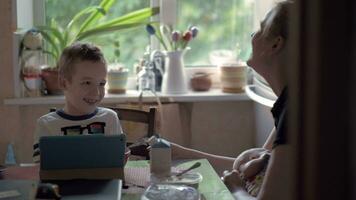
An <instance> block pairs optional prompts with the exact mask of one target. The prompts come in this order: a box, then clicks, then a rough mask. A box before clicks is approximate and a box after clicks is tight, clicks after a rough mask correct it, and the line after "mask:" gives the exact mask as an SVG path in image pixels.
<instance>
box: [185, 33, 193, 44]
mask: <svg viewBox="0 0 356 200" xmlns="http://www.w3.org/2000/svg"><path fill="white" fill-rule="evenodd" d="M191 39H192V32H190V31H186V32H184V34H183V40H184V41H186V42H189V41H190V40H191Z"/></svg>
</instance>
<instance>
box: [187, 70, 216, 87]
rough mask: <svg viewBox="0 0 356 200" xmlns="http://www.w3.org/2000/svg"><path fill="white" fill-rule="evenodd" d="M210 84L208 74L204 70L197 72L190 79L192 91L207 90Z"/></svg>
mask: <svg viewBox="0 0 356 200" xmlns="http://www.w3.org/2000/svg"><path fill="white" fill-rule="evenodd" d="M211 84H212V81H211V78H210V74H208V73H205V72H197V73H195V74H194V75H193V76H192V78H191V79H190V86H191V88H192V89H193V90H194V91H208V90H209V89H210V87H211Z"/></svg>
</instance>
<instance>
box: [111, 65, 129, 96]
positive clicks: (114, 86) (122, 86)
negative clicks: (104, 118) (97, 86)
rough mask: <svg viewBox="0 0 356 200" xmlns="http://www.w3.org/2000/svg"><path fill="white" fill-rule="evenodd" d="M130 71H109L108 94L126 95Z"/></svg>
mask: <svg viewBox="0 0 356 200" xmlns="http://www.w3.org/2000/svg"><path fill="white" fill-rule="evenodd" d="M128 73H129V72H128V70H127V69H125V70H109V72H108V78H107V80H108V93H112V94H123V93H126V84H127V77H128Z"/></svg>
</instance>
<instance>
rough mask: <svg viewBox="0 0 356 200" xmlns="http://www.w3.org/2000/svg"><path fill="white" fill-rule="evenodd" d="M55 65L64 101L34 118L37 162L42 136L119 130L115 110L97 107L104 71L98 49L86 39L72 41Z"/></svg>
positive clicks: (119, 132)
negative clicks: (58, 108)
mask: <svg viewBox="0 0 356 200" xmlns="http://www.w3.org/2000/svg"><path fill="white" fill-rule="evenodd" d="M58 68H59V83H60V87H61V88H62V89H63V91H64V96H65V105H64V108H63V109H60V110H57V111H55V112H50V113H48V114H46V115H44V116H42V117H40V118H39V119H38V120H37V127H36V131H35V135H34V141H35V142H34V146H33V148H34V153H33V159H34V161H35V162H39V155H40V149H39V144H38V142H39V138H40V137H41V136H52V135H81V134H122V129H121V125H120V123H119V119H118V117H117V114H116V113H115V112H114V111H113V110H110V109H107V108H102V107H97V105H98V104H99V103H100V102H101V100H102V99H103V98H104V95H105V84H106V74H107V68H106V61H105V59H104V56H103V54H102V52H101V51H100V49H99V48H98V47H96V46H93V45H91V44H87V43H75V44H73V45H71V46H69V47H67V48H65V49H64V50H63V53H62V55H61V57H60V59H59V62H58Z"/></svg>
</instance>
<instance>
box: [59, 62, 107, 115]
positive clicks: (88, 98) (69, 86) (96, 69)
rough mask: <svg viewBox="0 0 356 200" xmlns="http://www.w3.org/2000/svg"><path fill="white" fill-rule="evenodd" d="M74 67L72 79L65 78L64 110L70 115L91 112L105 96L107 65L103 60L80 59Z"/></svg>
mask: <svg viewBox="0 0 356 200" xmlns="http://www.w3.org/2000/svg"><path fill="white" fill-rule="evenodd" d="M73 67H74V73H73V74H72V76H71V80H67V79H65V84H64V95H65V97H66V105H65V107H64V111H65V112H66V113H67V114H69V115H86V114H90V113H92V112H94V111H95V109H96V106H97V105H98V104H99V103H100V102H101V100H102V99H103V98H104V95H105V84H106V66H105V64H104V63H101V62H92V61H80V62H78V63H76V64H74V66H73Z"/></svg>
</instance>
